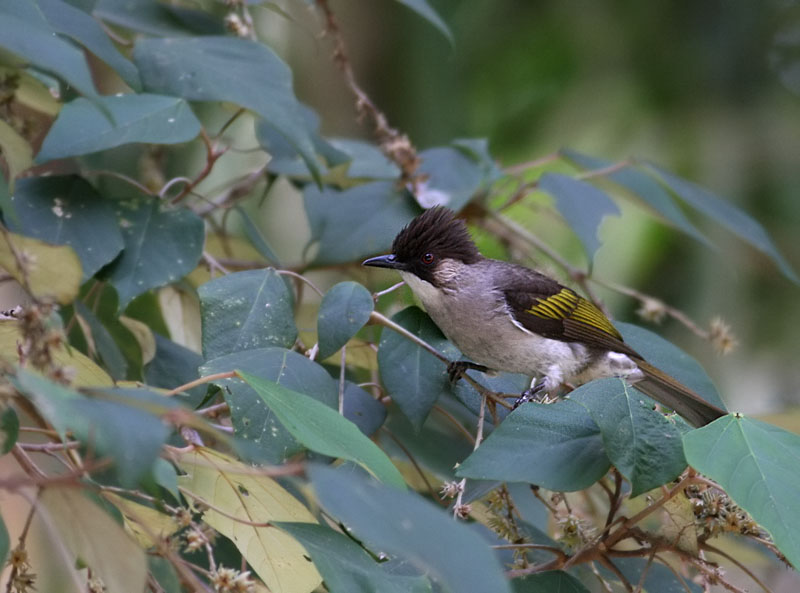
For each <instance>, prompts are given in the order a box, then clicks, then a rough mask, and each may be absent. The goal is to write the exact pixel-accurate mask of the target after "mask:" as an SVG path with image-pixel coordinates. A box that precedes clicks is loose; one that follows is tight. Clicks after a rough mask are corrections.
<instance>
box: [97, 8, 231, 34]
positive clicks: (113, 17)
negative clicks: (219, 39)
mask: <svg viewBox="0 0 800 593" xmlns="http://www.w3.org/2000/svg"><path fill="white" fill-rule="evenodd" d="M92 14H93V15H94V16H95V17H97V18H100V19H102V20H104V21H107V22H109V23H113V24H115V25H119V26H120V27H124V28H126V29H130V30H132V31H139V32H142V33H147V34H149V35H156V36H158V37H170V36H173V35H186V34H189V33H192V32H196V33H201V34H203V35H221V34H223V33H224V32H225V29H224V26H223V24H222V20H221V19H219V18H216V19H215V18H214V17H213V16H212V15H211V14H209V13H208V12H205V11H202V10H191V9H187V8H181V7H177V6H174V7H173V6H169V5H165V4H164V3H162V2H160V1H159V0H98V2H97V5H96V6H95V8H94V10H93V11H92ZM181 17H183V18H181ZM192 17H194V19H192Z"/></svg>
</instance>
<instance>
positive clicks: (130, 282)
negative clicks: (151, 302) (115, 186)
mask: <svg viewBox="0 0 800 593" xmlns="http://www.w3.org/2000/svg"><path fill="white" fill-rule="evenodd" d="M117 219H118V220H119V226H120V227H121V228H122V238H123V240H124V241H125V248H124V249H123V251H122V255H121V256H120V257H119V259H117V260H116V261H115V262H114V263H113V264H112V266H111V268H110V269H109V272H108V278H109V280H110V281H111V283H112V284H113V285H114V287H115V288H116V289H117V293H118V294H119V304H120V307H121V308H123V309H124V308H125V306H126V305H127V304H128V303H130V302H131V301H132V300H133V298H134V297H136V296H138V295H140V294H142V293H143V292H146V291H148V290H150V289H151V288H157V287H159V286H164V285H166V284H170V283H172V282H177V281H178V280H180V279H181V278H183V277H184V276H185V275H186V274H188V273H189V272H191V271H192V270H193V269H194V268H195V266H196V265H197V262H198V260H199V259H200V256H201V255H202V253H203V241H204V239H205V227H204V225H203V220H202V219H201V218H200V217H199V216H197V215H196V214H195V213H194V212H192V211H191V210H187V209H185V208H184V209H180V210H169V209H165V208H162V205H161V204H160V203H159V201H158V200H136V201H126V202H120V203H119V205H118V206H117Z"/></svg>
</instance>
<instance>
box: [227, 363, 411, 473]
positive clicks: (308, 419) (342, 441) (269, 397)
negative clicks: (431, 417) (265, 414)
mask: <svg viewBox="0 0 800 593" xmlns="http://www.w3.org/2000/svg"><path fill="white" fill-rule="evenodd" d="M240 375H241V377H242V378H243V379H244V380H245V381H247V383H248V384H249V385H250V386H251V387H252V388H253V389H255V390H256V393H258V395H259V396H260V397H261V398H262V399H263V400H264V402H265V403H266V404H267V405H268V406H269V408H270V409H271V410H272V411H273V412H274V413H275V415H276V416H277V417H278V419H279V420H280V421H281V422H282V423H283V425H284V426H285V427H286V429H287V430H288V431H289V432H291V433H292V435H293V436H294V437H295V438H296V439H297V440H298V441H300V442H301V443H303V444H304V445H305V446H306V447H308V448H309V449H311V450H312V451H316V452H317V453H322V454H323V455H329V456H331V457H338V458H340V459H347V460H350V461H354V462H356V463H357V464H359V465H360V466H361V467H363V468H364V469H366V470H367V471H369V472H370V473H371V474H372V475H374V476H375V477H376V478H378V479H379V480H380V481H381V482H383V483H385V484H389V485H391V486H394V487H396V488H405V481H404V480H403V476H402V475H400V472H399V471H398V470H397V468H396V467H395V466H394V465H393V464H392V462H391V461H389V458H388V457H387V456H386V454H385V453H384V452H383V451H381V450H380V449H379V448H378V446H377V445H376V444H375V443H373V442H372V441H371V440H369V439H368V438H367V437H366V436H364V434H363V433H362V432H361V431H360V430H359V429H358V427H357V426H356V425H355V424H353V423H352V422H350V421H349V420H347V419H346V418H344V417H343V416H341V415H339V414H338V413H337V412H336V411H335V410H332V409H331V408H329V407H328V406H326V405H324V404H322V403H320V402H318V401H317V400H315V399H313V398H311V397H309V396H307V395H304V394H302V393H298V392H296V391H290V390H289V389H286V388H285V387H282V386H281V385H279V384H278V383H274V382H273V381H266V380H264V379H261V378H260V377H256V376H255V375H248V374H247V373H240Z"/></svg>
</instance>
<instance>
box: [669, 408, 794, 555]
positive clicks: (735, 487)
mask: <svg viewBox="0 0 800 593" xmlns="http://www.w3.org/2000/svg"><path fill="white" fill-rule="evenodd" d="M683 446H684V450H685V452H686V459H687V460H688V461H689V464H690V465H691V466H692V467H693V468H695V469H696V470H697V471H699V472H701V473H703V474H705V475H707V476H708V477H709V478H711V479H713V480H715V481H716V482H718V483H719V484H720V485H721V486H722V487H723V488H724V489H725V492H727V493H728V494H729V495H730V497H731V498H732V499H733V500H734V501H735V502H736V504H738V505H739V506H740V507H742V508H743V509H744V510H746V511H747V512H748V513H750V515H751V516H752V517H753V519H755V520H756V521H757V522H758V523H759V525H761V526H762V527H764V528H765V529H766V530H767V531H768V532H769V533H770V535H772V539H773V540H774V541H775V545H777V546H778V549H780V551H781V552H783V554H784V555H785V556H786V558H787V559H788V560H789V562H791V563H792V564H793V565H794V567H795V568H800V515H798V513H796V512H795V510H796V509H797V500H798V499H797V496H798V492H800V473H798V471H797V468H798V467H800V436H798V435H796V434H793V433H791V432H787V431H785V430H783V429H781V428H778V427H777V426H772V425H771V424H767V423H765V422H760V421H758V420H754V419H752V418H747V417H744V416H739V415H730V416H725V417H724V418H720V419H719V420H716V421H714V422H712V423H711V424H709V425H708V426H704V427H703V428H698V429H697V430H693V431H691V432H688V433H686V434H685V435H684V437H683Z"/></svg>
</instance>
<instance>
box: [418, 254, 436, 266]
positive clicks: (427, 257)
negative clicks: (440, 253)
mask: <svg viewBox="0 0 800 593" xmlns="http://www.w3.org/2000/svg"><path fill="white" fill-rule="evenodd" d="M419 259H420V261H421V262H422V263H423V264H425V265H426V266H429V265H431V264H432V263H433V260H434V259H436V258H435V257H434V256H433V254H432V253H426V254H425V255H423V256H422V257H421V258H419Z"/></svg>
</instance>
